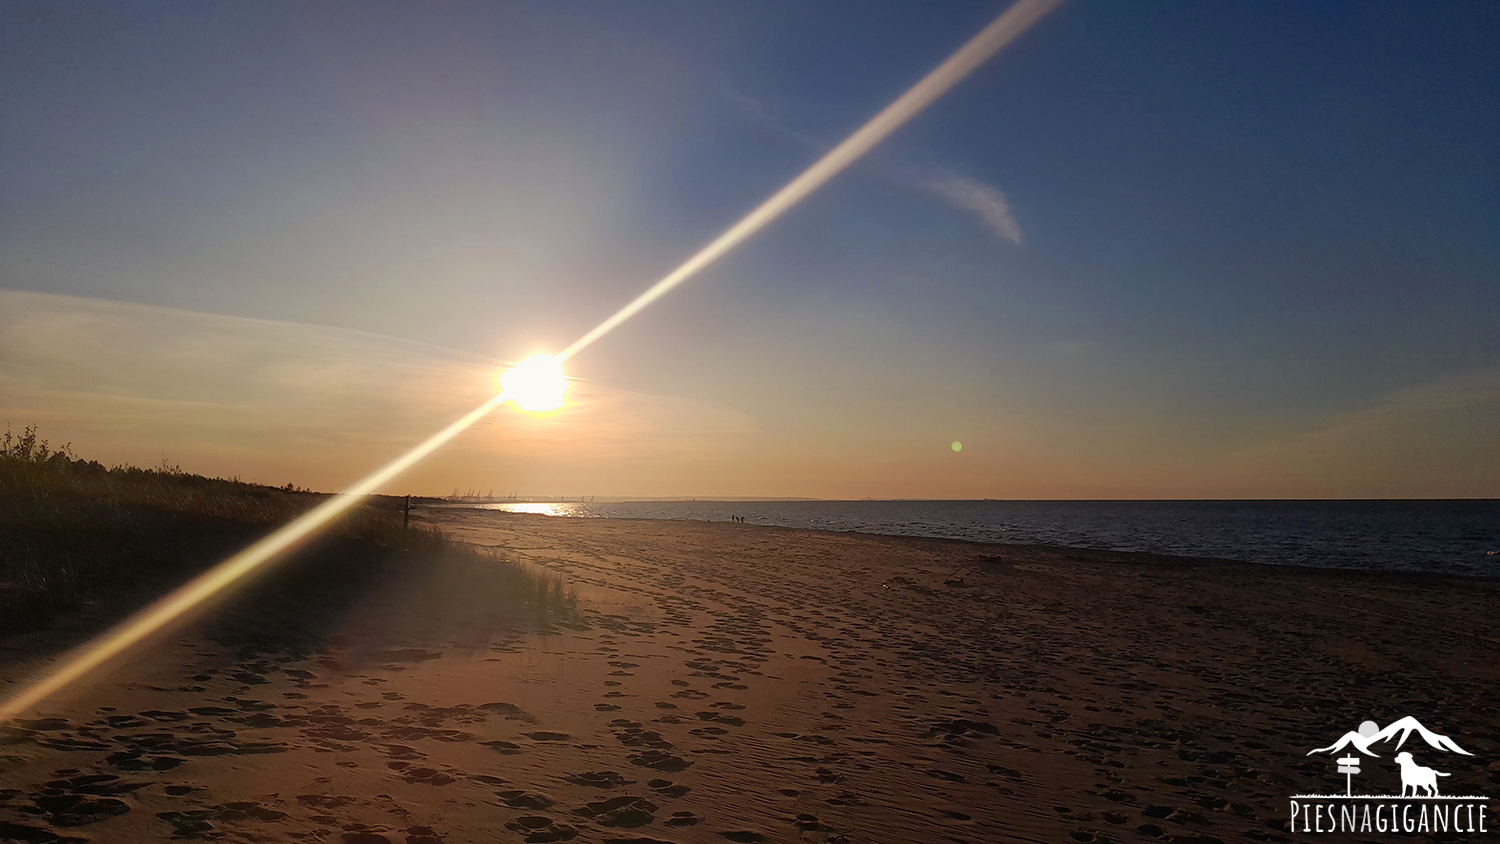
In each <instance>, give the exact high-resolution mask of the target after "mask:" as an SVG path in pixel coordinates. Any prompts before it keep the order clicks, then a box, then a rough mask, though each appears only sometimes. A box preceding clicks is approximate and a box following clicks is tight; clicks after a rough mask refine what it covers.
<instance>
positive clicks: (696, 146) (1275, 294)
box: [0, 2, 1500, 498]
mask: <svg viewBox="0 0 1500 844" xmlns="http://www.w3.org/2000/svg"><path fill="white" fill-rule="evenodd" d="M1005 5H1006V4H1004V3H993V2H982V3H969V2H949V3H942V4H919V3H873V4H872V3H869V2H858V3H854V2H849V3H832V2H819V3H816V4H807V3H801V2H785V3H742V4H727V3H696V2H692V3H687V2H685V3H665V2H663V3H650V4H627V3H609V4H585V3H556V4H542V3H535V4H524V5H510V4H477V3H476V4H461V3H453V4H440V5H430V4H397V3H380V4H376V3H364V2H361V3H348V4H340V3H328V2H315V3H286V4H278V3H253V4H252V3H181V4H152V3H140V4H133V5H132V6H131V7H129V8H126V7H124V6H122V5H118V4H116V5H103V4H83V3H78V4H74V3H59V2H39V3H27V2H9V3H6V4H4V5H3V6H0V425H3V424H5V423H9V424H10V425H11V426H12V427H13V428H19V427H21V426H24V425H28V424H37V425H39V426H40V428H41V431H42V434H43V435H44V436H49V437H50V438H51V439H53V440H54V441H62V440H71V441H72V443H73V446H74V449H75V450H76V451H77V452H78V453H79V454H81V455H83V456H87V457H97V458H99V459H101V460H103V461H104V462H132V463H138V464H146V465H152V464H156V463H157V462H158V461H159V460H160V459H161V458H162V457H163V455H165V456H166V457H167V458H168V459H169V460H170V461H172V462H175V463H180V464H181V465H182V466H183V468H185V469H189V470H192V471H197V472H203V473H207V474H215V475H226V476H229V475H236V476H240V477H242V478H246V479H253V480H258V481H264V482H268V483H274V484H278V485H279V484H283V483H286V482H289V481H290V482H293V483H296V484H298V485H301V486H310V487H313V488H317V489H329V490H331V489H337V488H340V487H342V486H344V485H346V484H348V483H349V482H351V481H353V480H355V479H356V478H358V477H360V476H361V475H363V474H364V473H365V472H367V471H368V470H370V469H373V468H374V467H376V466H377V465H379V464H381V463H383V462H384V461H386V460H388V459H390V458H391V457H393V456H395V455H396V454H397V453H399V452H400V451H401V450H402V449H403V448H404V447H406V446H407V445H409V444H411V443H413V442H415V441H416V440H419V439H421V438H422V437H423V436H425V435H426V434H428V433H431V432H432V431H433V430H435V429H437V428H439V427H441V426H442V425H444V424H446V423H447V422H449V421H451V420H452V419H453V418H455V417H456V416H458V415H460V414H462V413H464V412H465V411H467V410H469V409H470V408H472V407H474V406H475V405H477V404H479V403H480V402H482V401H484V400H485V398H486V397H487V395H488V394H489V393H491V392H492V391H493V389H494V382H493V377H494V375H495V373H496V372H497V371H498V369H499V368H500V367H501V364H502V362H503V361H514V360H518V359H520V358H522V357H525V356H526V355H528V354H531V353H533V352H537V351H558V350H560V349H562V348H563V347H565V346H567V345H568V344H569V343H571V342H572V341H573V340H574V339H576V338H577V337H578V336H579V335H580V334H582V333H583V332H585V331H587V330H588V329H589V328H591V327H593V326H594V325H595V324H596V323H598V322H599V321H600V320H601V319H603V318H605V317H607V316H608V315H609V314H610V313H612V312H613V311H614V310H615V309H616V308H618V307H620V306H621V305H623V304H624V303H625V302H626V301H628V300H629V299H630V298H632V297H633V296H635V295H636V294H637V293H639V292H640V291H641V290H643V289H644V288H645V287H646V286H648V285H649V284H651V283H652V282H654V281H656V280H657V279H658V278H660V277H661V276H662V275H663V274H664V273H666V272H667V271H669V270H671V269H673V268H674V267H675V266H676V265H677V264H678V263H680V262H681V261H682V260H683V259H684V258H686V257H688V256H689V255H690V254H692V253H693V252H694V251H695V250H697V249H698V248H699V247H700V246H702V245H703V244H704V243H706V242H707V241H709V240H710V239H712V238H713V237H714V236H716V235H717V234H718V233H719V232H720V231H721V230H723V229H724V228H725V227H726V226H728V225H730V224H731V223H733V222H734V221H735V220H737V219H738V218H739V217H740V216H741V215H742V214H744V213H745V212H746V211H748V210H749V209H750V208H752V207H753V206H754V205H756V204H757V203H759V202H760V201H761V200H763V199H765V198H766V197H767V196H768V195H770V194H771V193H772V192H774V191H775V190H777V189H778V188H780V187H781V186H782V185H783V184H784V183H785V182H786V181H787V180H789V179H790V178H792V177H794V176H796V175H797V174H798V173H799V172H801V171H802V169H803V168H805V167H806V166H807V165H808V164H810V163H811V162H812V161H813V160H815V159H816V158H817V157H818V156H819V155H820V154H822V153H823V152H824V151H826V150H827V148H829V147H831V146H832V145H833V144H836V143H837V142H838V141H840V140H842V139H843V137H844V136H845V135H847V134H848V133H849V132H850V131H851V130H852V129H854V128H855V127H857V126H858V125H859V124H860V123H862V122H863V121H864V120H866V119H867V118H869V117H870V116H871V115H873V114H874V113H875V112H876V111H878V110H879V109H880V108H882V107H883V106H885V105H886V104H887V103H888V102H889V101H890V100H891V99H892V98H894V97H895V96H897V95H898V94H900V93H901V92H902V91H903V90H905V89H906V88H907V87H908V86H909V85H911V84H912V83H913V82H915V81H916V80H917V79H918V78H920V77H921V76H922V75H923V74H924V73H926V72H927V71H928V70H930V69H931V68H932V67H933V66H934V65H936V64H937V63H938V62H939V61H941V60H942V59H944V58H945V57H946V56H947V55H948V54H949V53H951V52H952V51H953V50H954V49H955V48H957V47H958V46H959V45H960V44H962V43H963V42H964V41H965V40H966V39H967V38H969V37H970V36H971V35H973V34H974V33H975V32H977V31H978V30H979V29H980V28H981V27H983V26H984V25H985V24H986V23H988V22H989V21H990V20H991V19H992V18H993V17H994V16H995V15H996V14H998V13H999V12H1000V11H1002V10H1003V9H1004V8H1005ZM1497 103H1500V5H1496V4H1489V3H1440V4H1439V3H1412V2H1405V3H1368V2H1357V3H1348V4H1340V3H1333V2H1326V3H1316V4H1307V3H1294V2H1288V3H1255V4H1245V3H1231V2H1224V3H1194V4H1165V3H1146V2H1141V3H1090V2H1072V3H1068V4H1065V5H1063V6H1062V7H1061V8H1059V9H1058V10H1057V11H1055V12H1053V13H1052V14H1051V15H1050V16H1048V17H1047V18H1046V19H1044V20H1042V21H1041V23H1040V24H1038V25H1037V26H1036V27H1035V28H1034V29H1033V30H1031V31H1030V32H1028V33H1026V34H1025V35H1024V36H1022V37H1021V39H1020V40H1019V41H1017V42H1016V43H1015V44H1014V45H1012V46H1011V47H1009V48H1007V49H1006V50H1005V51H1004V52H1002V53H1001V54H1000V55H999V56H998V57H997V58H996V59H995V60H993V61H992V62H991V63H989V64H988V65H986V66H984V67H982V68H981V69H980V70H979V71H977V72H976V73H975V74H974V75H973V76H972V77H970V78H969V79H968V80H966V81H965V82H964V83H962V84H961V85H960V86H959V87H958V88H956V89H955V90H954V91H953V92H951V93H950V94H949V95H948V96H947V97H945V98H943V99H942V100H940V101H938V103H937V104H936V105H935V106H933V107H932V108H931V109H930V110H929V111H927V112H926V113H925V114H923V115H921V116H919V117H918V118H917V119H916V120H915V121H913V122H912V123H911V124H910V125H908V126H906V127H905V128H904V129H902V130H901V131H900V132H898V133H897V134H896V135H895V136H894V137H893V138H891V139H890V140H889V141H887V142H886V143H885V144H884V145H882V146H881V147H880V148H879V149H877V150H876V151H875V152H874V153H873V154H872V155H870V156H869V157H868V158H866V159H864V160H863V161H861V162H860V163H858V164H856V165H855V166H854V167H853V168H852V169H851V170H849V171H848V172H846V173H844V174H843V175H841V176H840V177H838V178H837V179H836V180H835V181H834V182H832V183H831V184H829V185H828V186H827V187H825V188H824V189H823V190H822V191H820V192H819V193H817V194H815V195H814V196H813V197H812V198H810V199H809V200H807V201H806V202H805V203H803V204H802V205H800V206H798V207H797V208H795V209H793V210H792V211H791V212H790V213H789V214H787V215H786V216H785V217H783V218H782V219H780V220H779V221H777V222H776V223H775V224H773V225H772V226H771V227H770V228H769V229H767V230H766V231H764V232H762V233H761V234H759V235H758V236H756V237H755V238H754V239H753V240H751V241H749V242H748V243H747V244H745V245H744V246H742V247H740V248H739V249H738V250H737V251H735V252H733V253H731V254H730V255H729V256H728V257H727V258H725V259H724V260H723V261H721V262H720V263H718V264H716V265H715V266H713V267H712V268H710V269H709V270H708V271H707V272H705V273H704V274H703V275H702V276H700V277H698V278H696V279H694V280H693V281H691V282H689V283H688V284H687V285H686V286H684V287H683V288H681V289H680V290H677V291H675V292H673V293H672V294H671V295H670V296H668V297H666V298H664V299H663V300H661V301H660V302H659V303H657V304H655V305H653V306H652V307H651V308H650V309H648V310H647V311H645V312H644V313H643V314H642V315H641V316H639V317H638V318H636V319H635V320H633V321H631V322H629V323H627V324H626V325H625V326H624V327H622V328H620V329H619V330H617V331H615V332H614V333H612V334H610V335H609V336H608V337H606V338H605V339H603V340H601V341H600V342H599V343H598V344H597V345H595V346H593V347H591V348H589V349H588V350H586V351H585V352H584V353H583V354H581V355H580V356H579V357H577V358H576V359H574V360H573V361H571V362H570V364H569V371H570V374H572V375H574V376H576V377H577V378H578V379H579V381H578V383H577V385H576V387H575V391H574V403H573V404H572V405H571V406H569V407H567V408H565V409H563V410H562V411H559V412H557V413H555V414H551V415H545V416H528V415H526V414H523V413H520V412H518V411H514V410H511V409H509V408H506V409H502V410H501V411H500V412H499V413H498V414H496V415H495V416H493V417H492V418H491V419H489V420H488V421H486V422H485V423H482V424H481V425H480V426H477V427H475V428H474V429H472V430H470V431H469V432H467V433H466V434H464V435H463V436H462V437H461V438H460V439H459V440H458V441H456V442H455V443H453V444H452V445H451V446H450V447H449V448H448V449H446V450H445V451H443V452H441V453H439V454H438V455H437V456H435V457H434V458H432V459H431V460H429V461H428V462H426V463H424V464H422V465H420V466H419V467H418V468H417V469H415V470H414V471H413V472H412V473H411V474H409V475H408V476H406V477H405V478H404V479H403V480H401V481H398V482H397V483H395V484H394V485H392V487H390V489H391V491H394V492H416V493H424V494H432V493H436V494H446V493H448V492H451V491H452V490H453V489H454V488H455V487H458V488H465V489H467V488H479V489H482V490H486V491H487V490H489V489H494V490H495V491H496V492H497V493H503V494H509V493H510V492H520V493H529V494H540V495H599V496H606V495H632V496H650V495H664V496H679V495H681V496H690V495H691V496H700V497H708V496H715V495H725V496H752V495H756V496H816V497H828V498H861V497H876V498H907V497H910V498H980V497H993V498H1200V497H1207V498H1220V497H1230V498H1265V497H1271V498H1277V497H1427V496H1437V497H1500V108H1497V107H1496V104H1497ZM954 441H961V442H962V443H963V449H962V451H959V452H955V451H954V450H953V449H952V447H951V443H952V442H954Z"/></svg>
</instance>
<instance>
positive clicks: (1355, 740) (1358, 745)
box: [1307, 715, 1474, 756]
mask: <svg viewBox="0 0 1500 844" xmlns="http://www.w3.org/2000/svg"><path fill="white" fill-rule="evenodd" d="M1412 733H1416V734H1417V735H1419V736H1421V737H1422V740H1423V741H1425V742H1427V743H1428V744H1429V745H1431V746H1433V747H1435V748H1437V749H1438V750H1442V751H1446V752H1448V753H1458V754H1461V755H1464V756H1473V755H1474V754H1472V753H1470V752H1469V751H1467V750H1464V749H1463V748H1462V747H1459V746H1458V744H1457V742H1455V741H1453V739H1451V738H1448V737H1447V736H1440V735H1438V734H1437V733H1434V732H1433V731H1431V730H1429V729H1427V728H1426V727H1424V726H1422V722H1420V721H1418V720H1417V719H1415V718H1413V717H1411V716H1410V715H1408V716H1406V717H1405V718H1402V719H1401V720H1399V721H1396V722H1394V723H1392V724H1391V725H1390V726H1388V727H1386V728H1385V729H1383V730H1382V729H1380V726H1379V725H1378V724H1376V723H1375V722H1374V721H1366V722H1364V723H1363V724H1360V725H1359V730H1358V731H1352V732H1347V733H1344V735H1343V737H1342V738H1340V739H1339V740H1338V741H1336V742H1334V743H1333V744H1330V745H1328V746H1327V747H1319V748H1316V749H1314V750H1309V751H1308V752H1307V755H1308V756H1311V755H1313V754H1314V753H1337V752H1339V751H1340V750H1343V749H1344V748H1346V747H1348V746H1349V745H1351V744H1352V745H1354V748H1355V749H1356V750H1358V751H1359V752H1360V753H1363V754H1365V755H1366V756H1379V755H1380V754H1379V753H1376V752H1375V751H1373V750H1371V749H1370V745H1372V744H1376V743H1378V742H1383V741H1390V740H1391V739H1393V738H1396V736H1397V735H1400V739H1398V740H1397V741H1396V746H1395V747H1394V748H1392V749H1393V750H1400V749H1401V745H1403V744H1406V740H1407V739H1408V738H1410V737H1411V734H1412Z"/></svg>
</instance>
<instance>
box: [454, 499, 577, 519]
mask: <svg viewBox="0 0 1500 844" xmlns="http://www.w3.org/2000/svg"><path fill="white" fill-rule="evenodd" d="M478 506H479V509H481V510H501V511H503V512H506V513H531V514H533V515H537V516H588V515H592V514H590V513H586V512H583V510H582V508H581V507H579V506H578V505H577V504H562V503H558V504H554V503H551V502H548V501H508V502H506V503H504V504H480V505H478Z"/></svg>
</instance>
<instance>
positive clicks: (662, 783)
mask: <svg viewBox="0 0 1500 844" xmlns="http://www.w3.org/2000/svg"><path fill="white" fill-rule="evenodd" d="M646 787H647V788H650V789H651V790H652V791H654V792H656V793H657V794H660V795H661V796H662V797H681V796H683V795H684V794H687V793H688V792H689V791H692V789H691V788H688V787H687V786H685V785H673V784H672V781H671V780H663V779H655V780H651V781H650V782H648V783H646Z"/></svg>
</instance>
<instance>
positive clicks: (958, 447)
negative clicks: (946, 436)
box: [953, 440, 964, 451]
mask: <svg viewBox="0 0 1500 844" xmlns="http://www.w3.org/2000/svg"><path fill="white" fill-rule="evenodd" d="M953 450H954V451H963V450H964V444H963V443H961V442H959V441H958V440H954V441H953Z"/></svg>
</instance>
